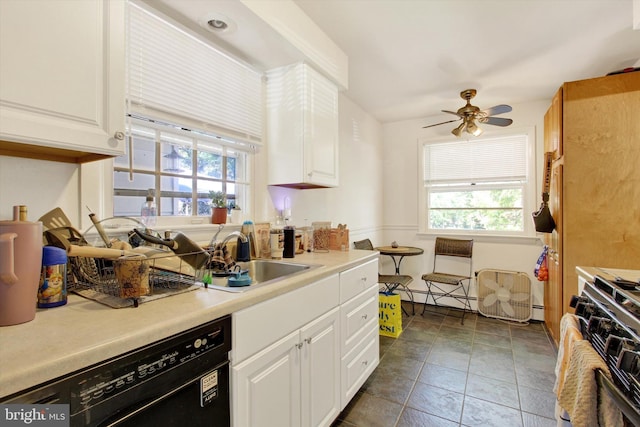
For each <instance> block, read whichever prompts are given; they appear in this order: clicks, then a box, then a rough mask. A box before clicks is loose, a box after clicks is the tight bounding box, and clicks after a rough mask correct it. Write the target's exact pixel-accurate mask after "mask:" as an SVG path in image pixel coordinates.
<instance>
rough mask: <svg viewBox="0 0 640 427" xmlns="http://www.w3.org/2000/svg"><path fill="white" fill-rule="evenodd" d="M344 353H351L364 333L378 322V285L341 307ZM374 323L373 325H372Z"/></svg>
mask: <svg viewBox="0 0 640 427" xmlns="http://www.w3.org/2000/svg"><path fill="white" fill-rule="evenodd" d="M341 317H342V319H341V329H342V355H343V356H344V355H345V354H347V353H349V352H350V351H351V350H352V349H353V347H354V346H355V345H356V344H357V343H358V342H359V341H360V340H361V339H362V337H363V335H366V334H368V333H369V331H370V330H371V329H376V327H377V324H378V287H377V286H372V287H371V288H369V289H368V290H367V291H365V292H364V293H362V294H361V295H359V296H357V297H355V298H353V299H352V300H350V301H349V302H347V303H345V304H344V305H343V306H342V308H341ZM372 323H373V325H372Z"/></svg>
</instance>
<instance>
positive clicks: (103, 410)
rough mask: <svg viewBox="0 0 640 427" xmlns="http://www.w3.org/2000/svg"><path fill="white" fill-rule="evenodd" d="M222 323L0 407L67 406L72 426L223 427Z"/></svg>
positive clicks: (225, 341)
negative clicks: (23, 405) (20, 405)
mask: <svg viewBox="0 0 640 427" xmlns="http://www.w3.org/2000/svg"><path fill="white" fill-rule="evenodd" d="M230 350H231V317H230V316H225V317H222V318H220V319H217V320H214V321H211V322H208V323H206V324H204V325H201V326H198V327H196V328H194V329H190V330H189V331H186V332H183V333H180V334H177V335H174V336H171V337H169V338H166V339H164V340H161V341H158V342H155V343H153V344H150V345H148V346H145V347H142V348H139V349H137V350H134V351H131V352H129V353H126V354H123V355H121V356H118V357H115V358H113V359H110V360H107V361H105V362H102V363H99V364H97V365H94V366H91V367H88V368H86V369H82V370H79V371H77V372H74V373H73V374H71V375H68V376H65V377H63V378H60V379H58V380H54V381H52V382H49V383H47V384H43V385H40V386H37V387H34V388H31V389H29V390H26V391H24V392H20V393H16V394H15V395H12V396H9V397H7V398H3V399H1V402H0V403H21V404H69V410H70V425H71V426H101V427H102V426H135V427H140V426H168V427H170V426H185V425H188V426H205V425H206V426H220V427H223V426H229V425H230V408H229V359H228V353H229V351H230Z"/></svg>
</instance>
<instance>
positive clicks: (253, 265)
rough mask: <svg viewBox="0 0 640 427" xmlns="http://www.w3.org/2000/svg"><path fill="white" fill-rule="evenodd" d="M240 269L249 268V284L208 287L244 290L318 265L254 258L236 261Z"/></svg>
mask: <svg viewBox="0 0 640 427" xmlns="http://www.w3.org/2000/svg"><path fill="white" fill-rule="evenodd" d="M237 264H238V265H239V266H240V268H241V269H242V270H249V277H251V280H252V281H251V284H250V285H248V286H226V285H225V286H222V285H209V286H208V288H209V289H218V290H223V291H227V292H245V291H248V290H251V289H255V288H257V287H262V286H265V285H268V284H272V283H276V282H277V281H278V280H280V279H284V278H289V277H291V276H294V275H296V274H300V273H303V272H305V271H308V270H311V269H313V268H317V267H320V265H318V264H301V263H295V262H286V261H278V260H268V259H255V260H251V261H248V262H239V263H237Z"/></svg>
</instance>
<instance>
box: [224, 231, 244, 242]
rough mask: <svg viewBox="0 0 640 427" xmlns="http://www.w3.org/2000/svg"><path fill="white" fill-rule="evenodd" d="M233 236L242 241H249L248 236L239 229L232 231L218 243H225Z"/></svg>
mask: <svg viewBox="0 0 640 427" xmlns="http://www.w3.org/2000/svg"><path fill="white" fill-rule="evenodd" d="M233 237H239V238H240V241H241V242H242V243H247V242H248V241H249V238H248V237H247V236H245V235H244V234H242V233H241V232H240V231H232V232H231V233H229V234H228V235H227V236H226V237H225V238H224V239H222V242H220V243H222V245H226V244H227V242H228V241H229V240H231V239H232V238H233Z"/></svg>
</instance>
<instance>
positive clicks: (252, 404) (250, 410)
mask: <svg viewBox="0 0 640 427" xmlns="http://www.w3.org/2000/svg"><path fill="white" fill-rule="evenodd" d="M299 345H300V333H299V331H297V330H296V331H295V332H292V333H291V334H289V335H287V336H286V337H284V338H282V339H281V340H279V341H278V342H276V343H274V344H273V345H271V346H269V347H267V348H265V349H264V350H262V351H260V352H258V353H257V354H256V355H254V356H253V357H250V358H249V359H247V360H245V361H244V362H242V363H240V364H239V365H237V366H235V367H233V368H232V379H231V385H232V388H233V399H232V402H231V403H232V423H233V425H234V426H236V427H246V426H251V427H262V426H264V427H272V426H279V427H294V426H299V425H300V399H301V398H300V392H301V388H300V348H299Z"/></svg>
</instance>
